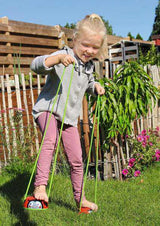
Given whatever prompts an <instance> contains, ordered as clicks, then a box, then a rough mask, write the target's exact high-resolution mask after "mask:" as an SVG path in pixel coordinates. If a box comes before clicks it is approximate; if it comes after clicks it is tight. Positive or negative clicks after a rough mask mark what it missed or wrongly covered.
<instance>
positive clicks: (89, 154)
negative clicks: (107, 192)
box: [80, 95, 100, 210]
mask: <svg viewBox="0 0 160 226" xmlns="http://www.w3.org/2000/svg"><path fill="white" fill-rule="evenodd" d="M99 104H100V96H99V95H98V99H97V104H96V109H95V117H94V122H93V129H92V134H91V142H90V147H89V152H88V160H87V165H86V172H85V175H84V180H83V187H82V194H81V200H80V210H81V206H82V198H83V195H84V188H85V185H86V181H87V174H88V167H89V160H90V156H91V150H92V143H93V136H94V128H95V123H96V117H97V111H98V108H99ZM99 116H100V114H98V117H99ZM98 128H99V119H98ZM98 128H97V129H98ZM98 132H99V129H98V131H97V133H98ZM97 140H98V141H97V151H96V153H97V152H98V142H99V135H98V139H97ZM97 156H98V154H96V158H97ZM96 163H97V164H98V158H97V159H96ZM97 170H98V166H96V185H95V203H96V193H97Z"/></svg>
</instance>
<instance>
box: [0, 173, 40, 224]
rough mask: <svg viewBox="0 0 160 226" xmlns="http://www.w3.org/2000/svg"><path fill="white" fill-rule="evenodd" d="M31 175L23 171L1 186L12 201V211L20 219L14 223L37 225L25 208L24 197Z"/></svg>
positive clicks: (1, 190) (4, 194)
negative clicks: (30, 218)
mask: <svg viewBox="0 0 160 226" xmlns="http://www.w3.org/2000/svg"><path fill="white" fill-rule="evenodd" d="M29 178H30V175H28V174H27V173H23V174H20V175H17V176H16V177H14V178H13V179H12V180H10V181H9V182H7V183H5V184H4V185H2V186H1V187H0V192H1V193H2V195H3V196H5V197H6V198H7V199H8V200H9V202H10V203H11V207H10V212H11V214H14V215H15V216H16V218H17V219H18V222H17V223H16V224H14V225H15V226H18V225H24V226H25V225H31V226H36V225H37V224H36V223H35V222H33V221H32V222H31V221H29V214H28V212H27V210H25V209H24V208H23V197H24V194H25V192H26V188H27V185H28V181H29Z"/></svg>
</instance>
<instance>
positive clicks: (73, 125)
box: [31, 14, 106, 211]
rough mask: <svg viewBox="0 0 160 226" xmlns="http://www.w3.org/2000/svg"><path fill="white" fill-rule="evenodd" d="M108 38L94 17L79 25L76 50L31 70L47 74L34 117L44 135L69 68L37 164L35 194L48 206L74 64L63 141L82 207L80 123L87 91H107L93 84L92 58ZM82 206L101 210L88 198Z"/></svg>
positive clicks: (35, 64) (42, 60)
mask: <svg viewBox="0 0 160 226" xmlns="http://www.w3.org/2000/svg"><path fill="white" fill-rule="evenodd" d="M105 37H106V28H105V26H104V23H103V21H102V19H101V18H100V17H99V16H98V15H96V14H91V15H90V16H86V17H85V18H84V19H83V20H81V21H80V22H78V23H77V26H76V29H75V32H74V35H73V49H71V48H69V47H67V46H65V47H64V48H63V49H62V50H59V51H57V52H54V53H52V54H51V55H45V56H39V57H36V58H35V59H34V60H33V62H32V64H31V69H32V70H33V71H34V72H36V73H38V74H48V77H47V81H46V84H45V86H44V88H43V90H42V91H41V93H40V95H39V97H38V99H37V102H36V104H35V106H34V108H33V116H34V118H35V120H36V122H37V124H38V125H39V128H40V130H41V132H42V134H43V133H44V131H45V127H46V124H47V120H48V117H49V114H50V111H51V108H52V104H53V101H54V98H55V95H56V92H57V88H58V85H59V82H60V79H61V75H62V74H63V70H64V67H66V71H65V74H64V78H63V81H62V84H61V88H60V92H59V94H58V98H57V101H56V104H55V106H54V110H53V114H52V116H51V121H50V124H49V127H48V129H47V133H46V135H45V139H44V143H43V145H42V149H41V153H40V156H39V159H38V163H37V172H36V177H35V183H34V186H35V189H34V192H33V194H34V197H35V198H36V199H39V200H44V201H46V202H48V197H47V193H46V186H47V182H48V176H49V171H50V165H51V161H52V157H53V154H54V150H55V147H56V144H57V140H58V130H59V128H60V126H61V122H62V118H63V112H64V106H65V102H66V97H67V91H68V86H69V81H70V75H71V71H72V68H73V63H74V64H75V68H74V75H73V80H72V84H71V90H70V95H69V100H68V105H67V111H66V116H65V120H64V127H63V131H62V141H63V145H64V150H65V153H66V156H67V159H68V162H69V164H70V171H71V181H72V187H73V194H74V199H75V201H76V203H77V206H78V207H79V205H80V200H81V192H82V184H83V161H82V149H81V145H80V138H79V133H78V129H77V121H78V116H79V114H80V110H81V104H82V99H83V96H84V93H85V92H86V91H87V92H89V93H91V94H99V95H103V94H104V92H105V90H104V88H103V87H102V86H101V85H100V84H99V83H96V82H95V81H94V77H93V70H94V65H93V62H92V59H93V58H98V57H99V56H100V53H101V51H102V50H103V44H104V39H105ZM81 206H82V207H89V208H91V209H92V210H93V211H97V209H98V206H97V205H96V204H95V203H92V202H90V201H88V200H87V199H86V198H85V195H84V196H83V197H82V203H81Z"/></svg>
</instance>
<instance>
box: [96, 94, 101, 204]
mask: <svg viewBox="0 0 160 226" xmlns="http://www.w3.org/2000/svg"><path fill="white" fill-rule="evenodd" d="M97 105H98V117H97V147H96V181H95V203H97V185H98V148H99V120H100V96H99V95H98V100H97Z"/></svg>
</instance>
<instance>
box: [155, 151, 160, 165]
mask: <svg viewBox="0 0 160 226" xmlns="http://www.w3.org/2000/svg"><path fill="white" fill-rule="evenodd" d="M155 157H156V161H157V162H159V161H160V150H159V149H157V150H156V153H155Z"/></svg>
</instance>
